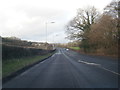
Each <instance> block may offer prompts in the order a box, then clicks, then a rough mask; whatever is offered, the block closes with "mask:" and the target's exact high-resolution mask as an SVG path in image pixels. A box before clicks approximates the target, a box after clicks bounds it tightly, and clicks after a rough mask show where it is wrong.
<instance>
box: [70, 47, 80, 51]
mask: <svg viewBox="0 0 120 90" xmlns="http://www.w3.org/2000/svg"><path fill="white" fill-rule="evenodd" d="M70 48H71V49H74V50H80V47H70Z"/></svg>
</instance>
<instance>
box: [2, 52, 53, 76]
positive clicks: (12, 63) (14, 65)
mask: <svg viewBox="0 0 120 90" xmlns="http://www.w3.org/2000/svg"><path fill="white" fill-rule="evenodd" d="M53 54H54V52H52V53H48V54H46V55H43V56H41V55H36V56H29V57H23V58H19V59H17V58H16V59H10V60H6V61H3V62H2V66H3V67H2V77H3V78H4V77H6V76H8V75H10V74H12V73H13V72H16V71H17V70H20V69H22V68H23V67H26V66H28V65H31V64H33V63H35V62H38V61H41V60H43V59H45V58H47V57H49V56H51V55H53Z"/></svg>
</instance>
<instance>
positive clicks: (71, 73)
mask: <svg viewBox="0 0 120 90" xmlns="http://www.w3.org/2000/svg"><path fill="white" fill-rule="evenodd" d="M117 61H118V60H115V59H111V58H106V57H101V56H90V55H83V54H78V53H76V52H74V51H71V50H66V49H64V48H58V49H57V52H56V53H55V54H54V55H53V56H52V57H50V58H48V59H46V60H44V61H43V62H40V63H39V64H37V65H35V66H33V67H31V68H30V69H28V70H27V71H25V72H23V73H21V74H20V75H18V76H17V77H15V78H13V79H11V80H10V81H8V82H6V83H5V84H3V88H118V76H119V75H120V74H119V73H118V63H117Z"/></svg>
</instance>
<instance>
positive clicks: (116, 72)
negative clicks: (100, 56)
mask: <svg viewBox="0 0 120 90" xmlns="http://www.w3.org/2000/svg"><path fill="white" fill-rule="evenodd" d="M78 62H80V63H84V64H88V65H95V66H99V67H100V68H101V69H104V70H106V71H109V72H111V73H114V74H117V75H120V74H119V73H117V72H114V71H112V70H109V69H106V68H104V67H103V66H101V65H100V64H96V63H89V62H85V61H82V60H78Z"/></svg>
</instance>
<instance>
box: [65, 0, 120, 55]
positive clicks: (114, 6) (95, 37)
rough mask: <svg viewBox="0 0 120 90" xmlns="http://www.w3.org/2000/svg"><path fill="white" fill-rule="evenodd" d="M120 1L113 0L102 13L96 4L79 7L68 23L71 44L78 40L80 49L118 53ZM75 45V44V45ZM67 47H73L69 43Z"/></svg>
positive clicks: (101, 53) (108, 53)
mask: <svg viewBox="0 0 120 90" xmlns="http://www.w3.org/2000/svg"><path fill="white" fill-rule="evenodd" d="M119 18H120V2H119V1H117V0H113V1H112V2H111V3H110V4H109V5H107V6H106V7H105V8H104V11H103V13H100V12H99V11H98V10H97V9H96V8H95V7H94V6H91V7H87V8H86V9H82V8H79V9H78V10H77V15H76V16H75V17H74V18H73V19H72V20H71V21H70V22H69V23H68V24H67V26H66V28H67V30H66V33H67V37H66V38H68V39H70V40H71V41H73V42H71V44H72V43H73V44H74V41H77V42H78V45H77V46H78V47H80V51H81V52H84V53H95V54H100V55H113V56H117V55H118V46H119V42H118V41H119V39H120V35H119V34H120V21H119ZM73 46H74V45H73ZM67 47H71V45H70V44H69V43H68V45H67Z"/></svg>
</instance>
